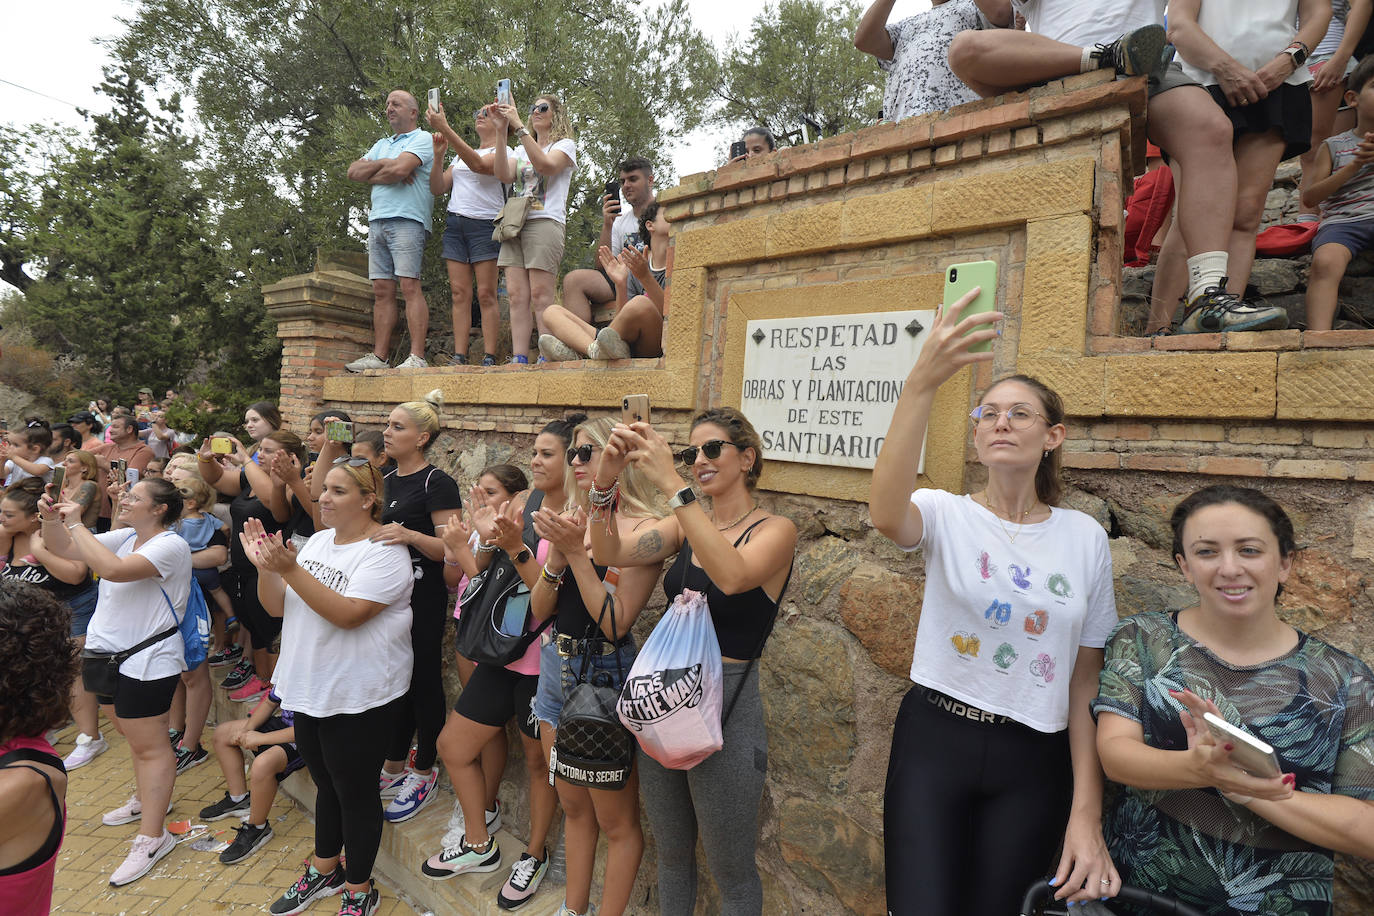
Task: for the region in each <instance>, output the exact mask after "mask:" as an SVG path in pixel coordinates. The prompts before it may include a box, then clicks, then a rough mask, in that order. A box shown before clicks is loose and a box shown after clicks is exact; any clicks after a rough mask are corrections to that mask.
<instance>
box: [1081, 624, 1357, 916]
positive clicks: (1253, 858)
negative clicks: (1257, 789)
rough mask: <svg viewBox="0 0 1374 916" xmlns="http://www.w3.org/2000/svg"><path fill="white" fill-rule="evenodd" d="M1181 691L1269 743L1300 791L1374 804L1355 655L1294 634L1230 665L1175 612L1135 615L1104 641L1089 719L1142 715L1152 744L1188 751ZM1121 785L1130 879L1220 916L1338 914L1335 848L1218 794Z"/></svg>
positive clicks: (1120, 824)
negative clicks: (1272, 654) (1283, 647)
mask: <svg viewBox="0 0 1374 916" xmlns="http://www.w3.org/2000/svg"><path fill="white" fill-rule="evenodd" d="M1185 688H1186V689H1189V690H1192V691H1193V692H1194V693H1196V694H1198V695H1199V696H1201V697H1203V698H1204V699H1210V700H1211V701H1212V702H1214V703H1216V704H1217V707H1218V708H1219V709H1220V710H1221V712H1222V715H1223V717H1224V718H1225V719H1226V720H1227V721H1228V722H1231V723H1233V724H1237V725H1240V726H1241V727H1242V728H1244V729H1245V730H1247V731H1248V732H1250V733H1251V734H1252V735H1255V736H1257V737H1259V738H1260V739H1262V740H1263V741H1266V742H1268V743H1269V744H1271V745H1273V746H1274V751H1275V753H1276V754H1277V755H1278V758H1279V763H1280V765H1281V766H1282V768H1283V772H1285V773H1293V774H1294V775H1296V776H1297V788H1298V790H1299V791H1302V792H1316V793H1322V794H1340V795H1349V796H1352V797H1354V798H1359V799H1364V800H1369V799H1374V674H1372V673H1371V672H1370V669H1369V668H1368V666H1366V665H1365V664H1364V662H1362V661H1360V660H1359V659H1357V658H1355V657H1354V656H1353V655H1350V654H1348V653H1345V652H1342V651H1341V650H1339V649H1337V648H1335V647H1334V646H1331V645H1329V644H1328V643H1325V642H1323V641H1322V640H1320V639H1317V638H1316V637H1314V636H1309V635H1307V634H1306V633H1303V632H1301V631H1299V633H1298V644H1297V646H1295V647H1294V648H1293V649H1292V651H1290V652H1288V653H1287V654H1286V655H1283V656H1281V657H1280V658H1276V659H1273V660H1271V661H1268V662H1265V663H1263V664H1260V665H1252V666H1237V665H1231V664H1229V663H1227V662H1225V661H1223V660H1221V659H1220V658H1218V657H1217V656H1216V655H1213V654H1212V653H1211V652H1210V651H1209V650H1208V649H1207V648H1206V647H1204V646H1202V645H1201V644H1200V643H1197V642H1195V641H1193V639H1192V638H1190V637H1189V636H1188V635H1187V634H1185V633H1184V632H1183V631H1182V630H1180V629H1179V628H1178V623H1177V619H1176V618H1175V617H1174V616H1171V615H1169V614H1166V613H1162V612H1154V613H1147V614H1137V615H1135V616H1134V617H1129V618H1127V619H1126V620H1123V621H1122V622H1121V623H1120V624H1119V625H1118V626H1117V628H1116V630H1115V631H1113V633H1112V636H1111V639H1110V640H1109V641H1108V642H1107V658H1106V664H1105V666H1104V667H1103V669H1102V677H1101V689H1100V692H1099V694H1098V697H1097V699H1096V700H1094V701H1093V713H1094V715H1097V714H1099V713H1102V712H1110V713H1115V714H1116V715H1119V716H1124V717H1125V718H1127V719H1131V720H1133V721H1135V722H1139V723H1140V725H1141V728H1142V729H1143V730H1144V735H1145V742H1146V743H1147V744H1149V745H1150V746H1152V747H1157V748H1163V749H1166V750H1186V749H1187V747H1188V739H1187V736H1186V734H1185V732H1184V730H1183V725H1182V723H1181V721H1180V720H1179V713H1180V712H1181V711H1182V710H1183V706H1182V704H1180V703H1179V702H1178V701H1176V700H1174V699H1173V698H1172V697H1170V696H1169V691H1170V690H1183V689H1185ZM1113 789H1114V790H1116V791H1115V796H1116V801H1115V804H1114V805H1112V806H1111V808H1110V811H1109V814H1108V816H1107V823H1106V825H1105V828H1106V834H1107V843H1108V846H1109V848H1110V850H1111V854H1112V858H1113V860H1114V861H1115V862H1116V865H1117V868H1118V869H1119V870H1120V872H1121V876H1122V880H1123V881H1125V882H1126V883H1127V884H1132V885H1135V886H1137V887H1143V888H1145V889H1147V890H1153V891H1156V892H1159V893H1163V894H1167V895H1169V896H1172V897H1176V898H1178V899H1180V900H1182V901H1184V902H1186V903H1190V904H1192V905H1193V906H1196V907H1198V908H1200V909H1202V910H1203V911H1205V912H1207V913H1209V914H1213V916H1223V914H1232V913H1255V914H1262V916H1270V914H1273V916H1296V914H1303V916H1330V914H1331V912H1332V910H1331V876H1332V868H1333V861H1332V854H1331V852H1330V851H1328V850H1326V849H1322V848H1320V847H1317V846H1313V845H1312V844H1311V843H1308V842H1307V841H1305V840H1302V839H1299V838H1298V837H1296V836H1293V835H1292V834H1290V833H1288V832H1287V831H1285V830H1282V829H1280V828H1278V827H1276V826H1274V825H1273V824H1271V823H1270V822H1269V821H1267V820H1265V819H1264V818H1262V817H1260V816H1259V815H1257V814H1254V813H1252V812H1251V811H1250V810H1249V809H1247V808H1245V807H1244V806H1242V805H1238V804H1234V803H1232V802H1230V801H1228V800H1227V799H1225V798H1223V797H1222V796H1221V794H1220V793H1219V792H1217V791H1216V790H1215V789H1183V790H1175V789H1170V790H1147V789H1136V788H1132V787H1130V786H1119V787H1117V786H1113Z"/></svg>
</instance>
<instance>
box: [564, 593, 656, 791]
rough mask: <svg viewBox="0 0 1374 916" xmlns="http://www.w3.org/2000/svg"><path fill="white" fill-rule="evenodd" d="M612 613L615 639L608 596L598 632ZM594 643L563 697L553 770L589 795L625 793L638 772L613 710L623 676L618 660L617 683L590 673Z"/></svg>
mask: <svg viewBox="0 0 1374 916" xmlns="http://www.w3.org/2000/svg"><path fill="white" fill-rule="evenodd" d="M608 609H609V611H610V614H611V635H612V637H614V636H615V634H616V628H615V602H614V600H613V599H612V598H611V596H610V595H607V596H606V600H605V601H604V602H602V604H601V615H600V616H599V617H598V618H597V621H596V628H597V631H598V632H600V630H601V620H602V618H604V617H605V616H606V612H607V610H608ZM595 642H596V639H587V640H585V641H584V645H583V649H582V665H581V668H580V669H579V670H578V674H577V682H576V683H575V684H573V686H572V687H571V688H570V689H569V690H567V691H566V692H565V693H564V694H563V712H562V714H561V715H560V716H559V717H558V738H557V739H556V740H555V741H554V745H553V753H552V754H550V755H549V770H550V771H551V773H552V774H553V775H556V776H558V778H559V779H562V780H563V781H564V782H567V783H570V784H572V785H574V786H585V787H587V788H589V789H623V788H624V787H625V783H626V782H628V781H629V779H630V770H631V768H632V767H633V766H634V759H635V740H634V738H633V737H632V736H631V735H630V732H629V729H627V728H626V727H625V726H624V725H622V724H621V723H620V717H619V716H618V715H617V714H616V711H615V704H616V702H617V701H618V700H619V699H620V688H621V685H622V684H623V683H624V681H625V672H624V671H623V670H621V667H620V655H619V653H617V654H616V671H617V674H618V677H617V678H616V679H614V680H612V678H611V672H609V671H599V670H596V669H594V668H592V664H591V662H592V646H593V645H594V644H595Z"/></svg>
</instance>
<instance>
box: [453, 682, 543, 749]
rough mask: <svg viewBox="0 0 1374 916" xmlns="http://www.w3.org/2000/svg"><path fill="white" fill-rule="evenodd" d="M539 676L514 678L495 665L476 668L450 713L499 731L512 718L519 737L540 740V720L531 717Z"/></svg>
mask: <svg viewBox="0 0 1374 916" xmlns="http://www.w3.org/2000/svg"><path fill="white" fill-rule="evenodd" d="M538 689H539V675H537V674H517V673H516V672H514V671H511V670H510V669H509V668H501V667H498V666H496V665H478V666H477V667H476V668H474V669H473V672H472V677H470V678H468V685H467V686H466V687H464V688H463V692H462V693H460V694H458V702H457V703H455V704H454V706H453V711H454V712H456V713H458V715H460V716H462V717H463V718H465V719H471V720H472V721H474V722H476V723H478V724H479V725H490V726H491V727H493V728H502V727H503V726H505V724H506V723H507V722H509V721H510V718H511V716H515V724H516V725H517V726H518V727H519V729H520V731H521V733H522V734H524V735H526V736H528V737H530V738H538V737H539V720H538V719H536V718H535V717H534V710H533V709H532V706H533V704H534V694H535V692H536V691H537V690H538Z"/></svg>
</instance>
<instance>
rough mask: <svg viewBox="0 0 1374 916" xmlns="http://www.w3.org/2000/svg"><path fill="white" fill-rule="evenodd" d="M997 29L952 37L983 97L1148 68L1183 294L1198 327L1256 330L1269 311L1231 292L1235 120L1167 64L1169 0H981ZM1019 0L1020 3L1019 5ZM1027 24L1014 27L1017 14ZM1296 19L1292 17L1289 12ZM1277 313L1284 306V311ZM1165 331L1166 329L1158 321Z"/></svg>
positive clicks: (1151, 121) (1152, 122)
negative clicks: (1173, 196) (1169, 180)
mask: <svg viewBox="0 0 1374 916" xmlns="http://www.w3.org/2000/svg"><path fill="white" fill-rule="evenodd" d="M977 3H978V8H979V9H980V10H982V12H983V15H984V16H986V17H987V18H988V20H989V21H990V22H992V23H993V24H994V25H997V26H999V27H1000V28H997V29H982V30H978V31H968V32H963V33H962V34H960V35H959V36H957V37H956V38H955V39H954V41H953V42H952V43H951V44H950V48H949V64H950V69H952V70H953V71H954V73H955V75H956V76H958V77H959V78H960V79H962V80H963V81H964V82H965V83H967V84H968V85H969V86H970V87H971V88H972V89H974V90H975V91H976V92H978V93H979V94H980V95H982V96H994V95H998V94H1000V93H1003V92H1009V91H1012V90H1017V89H1024V88H1026V87H1029V86H1033V85H1036V84H1038V83H1044V82H1047V81H1049V80H1053V79H1060V78H1062V77H1066V76H1072V75H1073V74H1076V73H1080V72H1086V71H1088V70H1093V69H1097V68H1098V67H1099V66H1101V67H1103V68H1104V69H1105V68H1106V66H1107V65H1108V64H1110V65H1111V66H1112V68H1113V69H1115V70H1116V71H1117V73H1118V74H1119V75H1123V76H1130V75H1148V76H1149V78H1150V88H1149V91H1150V95H1149V103H1148V108H1147V118H1148V120H1147V125H1146V126H1147V131H1148V136H1149V139H1150V140H1151V142H1153V143H1155V144H1156V145H1158V146H1159V147H1160V148H1161V149H1162V150H1164V152H1165V153H1166V154H1168V156H1169V165H1170V167H1171V168H1172V169H1173V172H1174V184H1175V187H1176V189H1177V194H1178V198H1177V199H1178V205H1177V206H1178V209H1177V216H1176V220H1177V222H1178V224H1179V230H1180V232H1181V233H1182V237H1183V240H1184V244H1185V247H1186V255H1187V264H1188V289H1187V295H1186V296H1185V297H1184V301H1185V303H1186V305H1187V312H1186V316H1185V319H1184V322H1185V324H1187V323H1188V322H1189V321H1190V320H1191V321H1192V322H1193V323H1195V324H1196V325H1197V327H1198V329H1199V330H1207V331H1225V330H1242V329H1244V330H1255V329H1257V327H1258V326H1260V325H1265V326H1267V323H1268V321H1270V320H1272V318H1273V315H1272V312H1273V311H1274V310H1273V309H1269V308H1267V307H1266V308H1257V307H1255V306H1251V305H1247V304H1246V303H1245V302H1244V301H1242V300H1241V298H1240V297H1239V296H1236V295H1234V294H1232V293H1230V292H1228V287H1227V279H1226V276H1227V263H1228V259H1229V255H1228V246H1229V245H1230V242H1231V222H1232V215H1233V214H1234V213H1235V209H1236V162H1235V158H1234V157H1233V156H1232V154H1231V122H1230V121H1229V120H1227V118H1226V115H1225V114H1224V113H1223V112H1222V111H1221V109H1220V108H1218V107H1217V105H1216V103H1215V102H1213V101H1212V97H1211V96H1210V95H1209V94H1208V93H1207V90H1205V89H1204V88H1203V87H1202V85H1201V84H1200V83H1199V82H1198V81H1197V80H1196V79H1192V78H1191V77H1189V76H1187V75H1186V74H1185V73H1184V72H1183V69H1182V67H1181V66H1180V65H1179V64H1178V63H1176V62H1166V61H1167V56H1168V52H1167V51H1166V50H1165V44H1164V41H1165V34H1164V30H1163V28H1162V27H1161V26H1160V25H1159V23H1161V22H1163V21H1164V5H1165V4H1164V0H1154V3H1153V6H1151V4H1150V3H1148V2H1141V0H1101V2H1098V3H1094V4H1086V3H1081V2H1078V0H977ZM1013 4H1014V5H1015V8H1014V9H1013ZM1014 12H1020V13H1022V14H1023V15H1024V16H1025V17H1026V27H1027V29H1028V31H1025V32H1021V31H1014V30H1012V29H1011V28H1009V27H1010V26H1011V25H1012V24H1013V22H1014V19H1013V13H1014ZM1290 21H1291V20H1290ZM1279 311H1281V310H1279ZM1148 330H1150V331H1152V332H1155V333H1168V327H1167V324H1166V326H1165V327H1152V328H1149V329H1148Z"/></svg>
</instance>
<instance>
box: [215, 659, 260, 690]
mask: <svg viewBox="0 0 1374 916" xmlns="http://www.w3.org/2000/svg"><path fill="white" fill-rule="evenodd" d="M256 673H257V672H256V671H255V670H254V668H253V663H252V661H250V660H249V659H247V658H241V659H239V663H238V664H237V665H235V666H234V667H233V670H231V671H230V672H229V674H228V676H226V677H225V679H224V680H222V681H220V682H219V685H220V686H221V687H223V688H224V689H225V690H238V689H239V688H240V687H242V686H243V685H244V684H246V683H248V681H249V679H250V678H252V677H253V675H254V674H256Z"/></svg>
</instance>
